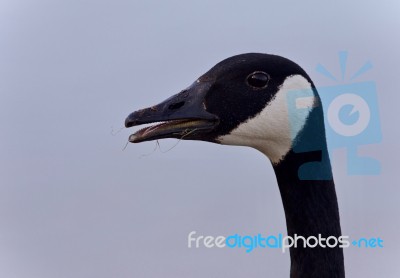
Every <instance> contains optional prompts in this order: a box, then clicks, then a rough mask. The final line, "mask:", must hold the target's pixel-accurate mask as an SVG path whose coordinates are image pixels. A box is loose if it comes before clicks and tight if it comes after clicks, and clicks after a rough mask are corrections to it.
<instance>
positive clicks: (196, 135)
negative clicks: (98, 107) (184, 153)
mask: <svg viewBox="0 0 400 278" xmlns="http://www.w3.org/2000/svg"><path fill="white" fill-rule="evenodd" d="M210 87H211V84H210V83H209V82H195V83H193V84H192V85H191V86H190V87H189V88H187V89H186V90H183V91H182V92H180V93H178V94H176V95H174V96H172V97H170V98H168V99H167V100H165V101H163V102H161V103H160V104H157V105H155V106H152V107H149V108H145V109H141V110H138V111H135V112H133V113H131V114H130V115H129V116H128V117H127V118H126V120H125V127H127V128H129V127H132V126H138V125H142V124H149V123H155V122H158V123H157V124H155V125H152V126H149V127H145V128H142V129H140V130H139V131H137V132H135V133H134V134H132V135H130V136H129V142H131V143H139V142H144V141H151V140H157V139H162V138H178V139H186V140H204V138H206V137H207V136H206V134H207V133H209V132H211V131H212V130H213V129H214V128H215V127H216V126H217V125H218V122H219V120H218V117H217V116H215V115H213V114H211V113H209V112H207V111H206V103H205V96H206V94H207V92H208V90H209V89H210Z"/></svg>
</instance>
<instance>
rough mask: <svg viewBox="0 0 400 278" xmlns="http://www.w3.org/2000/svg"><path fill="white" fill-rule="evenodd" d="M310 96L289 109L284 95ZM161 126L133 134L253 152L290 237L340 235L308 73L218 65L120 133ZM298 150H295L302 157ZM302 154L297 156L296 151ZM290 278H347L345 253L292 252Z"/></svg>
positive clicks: (253, 61)
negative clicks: (266, 164)
mask: <svg viewBox="0 0 400 278" xmlns="http://www.w3.org/2000/svg"><path fill="white" fill-rule="evenodd" d="M293 90H308V91H310V92H312V97H305V98H303V99H302V102H300V104H301V107H302V108H303V109H294V110H293V109H289V108H288V107H289V106H288V94H289V92H291V91H293ZM154 122H161V123H158V124H156V125H153V126H150V127H146V128H143V129H141V130H139V131H137V132H136V133H134V134H132V135H130V137H129V141H130V142H133V143H139V142H143V141H149V140H156V139H162V138H178V139H184V140H202V141H208V142H213V143H218V144H226V145H240V146H250V147H253V148H256V149H257V150H259V151H261V152H262V153H264V154H265V155H266V156H267V157H268V158H269V160H270V161H271V163H272V166H273V168H274V171H275V174H276V178H277V181H278V186H279V190H280V193H281V197H282V201H283V206H284V210H285V216H286V224H287V231H288V235H289V236H294V235H301V236H303V237H309V236H318V235H321V236H322V237H324V238H327V237H329V236H334V237H336V238H338V237H340V236H341V229H340V221H339V210H338V203H337V198H336V192H335V185H334V181H333V178H332V170H331V164H330V160H329V155H328V152H327V145H326V137H325V128H324V120H323V112H322V106H321V104H320V99H319V96H318V93H317V90H316V88H315V86H314V84H313V82H312V81H311V79H310V77H309V76H308V75H307V73H306V72H305V71H304V70H303V69H302V68H301V67H300V66H298V65H297V64H296V63H294V62H292V61H290V60H288V59H286V58H283V57H280V56H276V55H268V54H259V53H249V54H241V55H237V56H233V57H230V58H228V59H226V60H223V61H222V62H220V63H218V64H217V65H215V66H214V67H213V68H211V69H210V70H209V71H208V72H207V73H205V74H204V75H202V76H201V77H200V78H198V79H197V80H196V81H195V82H194V83H193V84H192V85H191V86H189V87H188V88H187V89H185V90H183V91H181V92H180V93H178V94H176V95H174V96H172V97H170V98H168V99H167V100H165V101H164V102H161V103H160V104H158V105H155V106H152V107H149V108H146V109H141V110H138V111H136V112H133V113H131V114H130V115H129V116H128V117H127V119H126V121H125V126H126V127H127V128H128V127H132V126H137V125H141V124H147V123H154ZM299 150H300V151H299ZM301 150H302V151H301ZM290 257H291V269H290V277H292V278H293V277H318V278H321V277H322V278H324V277H344V276H345V274H344V261H343V250H342V249H341V248H339V247H338V246H336V247H334V248H323V247H321V246H317V247H315V248H309V247H305V248H304V247H303V246H297V248H290Z"/></svg>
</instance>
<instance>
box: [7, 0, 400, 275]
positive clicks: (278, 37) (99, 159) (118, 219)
mask: <svg viewBox="0 0 400 278" xmlns="http://www.w3.org/2000/svg"><path fill="white" fill-rule="evenodd" d="M399 14H400V3H399V2H398V1H394V0H393V1H380V2H379V3H378V2H376V1H352V2H350V1H331V2H328V1H268V2H265V1H243V2H238V1H193V2H184V1H165V2H161V1H160V2H155V1H146V2H145V1H142V2H139V1H45V0H37V1H23V0H12V1H11V0H9V1H7V0H1V1H0V126H1V128H2V131H1V132H0V140H1V145H0V277H5V278H32V277H34V278H36V277H38V278H39V277H40V278H54V277H59V278H67V277H68V278H72V277H74V278H80V277H82V278H88V277H96V278H108V277H121V278H124V277H288V276H289V255H288V253H286V254H282V253H281V251H280V250H270V249H269V250H268V249H267V250H263V249H261V250H254V251H253V252H252V253H250V254H246V253H245V251H244V250H238V249H233V250H231V249H227V248H225V249H205V248H201V249H188V248H187V235H188V233H189V232H190V231H192V230H195V231H197V232H198V234H202V235H214V236H217V235H225V236H227V235H230V234H234V233H241V234H250V235H251V234H257V233H264V234H277V233H280V232H281V233H286V227H285V220H284V213H283V207H282V203H281V200H280V195H279V192H278V187H277V184H276V181H275V177H274V173H273V171H272V167H271V165H270V164H269V162H268V160H267V159H266V158H265V157H264V156H263V155H261V154H260V153H258V152H257V151H255V150H252V149H249V148H242V147H228V146H219V145H213V144H207V143H202V142H188V141H186V142H180V143H179V144H178V145H177V146H175V144H176V141H174V140H165V141H160V147H161V150H162V151H163V152H161V151H160V150H156V151H153V150H154V148H155V146H156V144H155V143H154V142H150V143H143V144H139V145H131V144H130V145H128V146H127V148H126V149H125V150H123V148H124V145H125V143H126V142H127V138H128V136H129V134H130V133H131V132H132V130H125V129H123V130H121V131H120V129H121V128H122V127H123V123H124V119H125V117H126V116H127V115H128V114H129V113H130V112H132V111H134V110H136V109H138V108H143V107H146V106H149V105H153V104H156V103H158V102H160V101H161V100H163V99H165V98H167V97H169V96H170V95H172V94H175V93H177V92H179V91H180V90H181V89H183V88H185V87H186V86H188V85H190V84H191V83H192V82H193V81H194V80H195V79H196V78H197V77H198V76H199V75H201V74H202V73H204V72H205V71H206V70H208V69H209V68H210V67H211V66H213V65H214V64H215V63H217V62H219V61H220V60H222V59H224V58H227V57H229V56H232V55H234V54H239V53H245V52H264V53H273V54H279V55H282V56H285V57H287V58H290V59H292V60H294V61H296V62H297V63H299V64H300V65H301V66H302V67H303V68H304V69H305V70H306V71H307V72H308V73H309V75H310V76H311V78H312V79H313V80H314V82H315V83H316V85H317V86H327V85H335V84H336V83H334V82H332V81H330V80H329V79H327V78H325V77H324V76H322V75H320V74H319V73H317V72H316V71H315V66H316V65H317V64H318V63H321V64H323V65H324V66H325V67H326V68H328V69H330V70H331V71H332V73H333V74H335V75H336V76H339V75H340V68H339V63H338V57H337V53H338V51H341V50H347V51H348V52H349V58H348V74H349V75H348V76H350V74H351V73H354V72H355V71H356V70H357V69H358V68H359V67H360V66H361V65H363V64H364V62H366V61H371V62H372V64H373V68H372V69H371V70H370V71H369V72H367V73H365V74H364V75H362V76H360V78H358V79H357V81H375V82H376V86H377V91H378V98H379V108H380V118H381V125H382V134H383V141H382V143H381V144H377V145H370V146H364V147H362V148H361V150H360V151H361V153H363V154H365V155H370V156H372V157H375V158H377V159H379V160H380V161H381V164H382V174H381V175H379V176H372V177H371V176H348V175H347V174H346V150H345V149H340V150H337V151H335V153H334V155H333V167H334V175H335V180H336V187H337V193H338V199H339V206H340V213H341V220H342V230H343V234H345V235H349V236H351V237H355V238H357V237H381V238H383V239H384V248H382V249H361V250H359V249H355V248H349V249H346V250H345V263H346V272H347V275H348V277H388V278H390V277H400V266H399V263H398V261H399V259H400V252H399V250H400V243H399V238H398V237H399V233H398V231H399V229H400V223H399V217H398V215H399V213H400V206H399V193H400V189H399V182H398V170H397V169H398V165H399V162H400V161H399V155H400V153H399V142H398V140H399V139H398V138H399V129H398V115H397V112H398V111H399V109H398V104H399V101H400V97H399V92H400V86H399V85H398V84H399V74H400V70H399V62H400V55H399V49H400V38H399V36H398V33H399V27H400V17H399ZM344 83H346V82H344ZM341 84H342V83H341ZM173 146H175V147H174V148H173V149H171V150H170V151H168V152H166V151H167V150H168V149H170V148H171V147H173ZM164 152H165V153H164Z"/></svg>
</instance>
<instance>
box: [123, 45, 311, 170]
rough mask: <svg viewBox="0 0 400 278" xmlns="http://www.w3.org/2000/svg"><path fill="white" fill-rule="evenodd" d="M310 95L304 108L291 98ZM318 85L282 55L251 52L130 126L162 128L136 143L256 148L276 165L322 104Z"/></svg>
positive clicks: (131, 119)
mask: <svg viewBox="0 0 400 278" xmlns="http://www.w3.org/2000/svg"><path fill="white" fill-rule="evenodd" d="M296 90H308V91H309V92H312V96H311V97H310V96H309V97H303V98H302V99H300V100H301V101H300V102H299V103H300V106H301V109H291V108H290V107H289V106H290V105H289V102H288V101H289V93H290V92H293V91H296ZM316 96H317V94H316V91H315V88H314V85H313V83H312V81H311V80H310V78H309V77H308V75H307V74H306V73H305V71H304V70H303V69H302V68H301V67H300V66H298V65H297V64H296V63H294V62H292V61H290V60H288V59H286V58H283V57H280V56H276V55H268V54H259V53H249V54H241V55H237V56H233V57H230V58H228V59H226V60H223V61H221V62H220V63H218V64H216V65H215V66H214V67H213V68H211V69H210V70H209V71H208V72H207V73H205V74H204V75H202V76H201V77H199V78H198V79H197V80H196V81H195V82H194V83H193V84H192V85H190V86H189V87H188V88H186V89H184V90H182V91H181V92H180V93H178V94H176V95H174V96H172V97H170V98H168V99H167V100H165V101H163V102H161V103H159V104H157V105H155V106H151V107H149V108H145V109H141V110H138V111H135V112H133V113H131V114H130V115H129V116H128V117H127V119H126V121H125V126H126V127H132V126H137V125H142V124H150V123H157V124H155V125H151V126H148V127H145V128H143V129H141V130H139V131H137V132H136V133H134V134H132V135H131V136H130V137H129V141H130V142H133V143H138V142H143V141H150V140H157V139H162V138H178V139H183V140H201V141H208V142H213V143H218V144H225V145H239V146H249V147H253V148H255V149H257V150H259V151H261V152H263V153H264V154H265V155H266V156H267V157H268V158H269V159H270V160H271V162H272V163H273V164H279V162H280V161H281V160H282V159H283V158H284V157H285V155H286V154H287V153H288V152H289V150H290V149H291V148H292V146H293V143H294V142H295V140H296V137H297V135H298V134H299V133H300V131H301V130H302V129H303V127H304V125H305V123H306V121H307V118H308V115H309V112H310V111H311V110H312V108H313V107H314V106H315V105H316V104H317V103H318V102H317V101H316V98H315V97H316Z"/></svg>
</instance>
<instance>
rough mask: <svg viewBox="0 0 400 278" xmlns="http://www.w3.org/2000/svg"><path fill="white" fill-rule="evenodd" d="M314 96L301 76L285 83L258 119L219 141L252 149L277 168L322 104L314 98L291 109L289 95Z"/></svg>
mask: <svg viewBox="0 0 400 278" xmlns="http://www.w3.org/2000/svg"><path fill="white" fill-rule="evenodd" d="M303 90H304V91H308V92H312V87H311V84H310V83H309V82H308V81H307V79H305V78H304V77H303V76H301V75H292V76H289V77H287V78H286V79H285V81H284V82H283V84H282V85H281V86H280V87H279V91H278V92H277V93H276V94H275V97H274V98H273V99H272V100H271V101H270V102H269V103H268V104H267V106H266V107H265V108H264V109H263V110H262V111H261V112H260V113H258V114H257V115H256V116H254V117H253V118H250V119H248V120H247V121H246V122H244V123H242V124H240V125H239V126H238V127H237V128H235V129H234V130H232V131H231V132H230V133H229V134H227V135H224V136H220V137H219V138H218V140H219V141H220V142H221V144H225V145H238V146H249V147H253V148H255V149H258V150H259V151H261V152H263V153H264V154H265V155H266V156H268V158H269V159H270V160H271V162H272V163H273V164H278V163H279V162H280V161H281V160H282V159H283V158H284V157H285V155H286V154H287V153H288V152H289V150H290V149H291V147H292V144H293V141H294V139H295V138H296V136H297V134H298V133H299V132H300V131H301V130H302V128H303V127H304V125H305V123H306V121H307V118H308V115H309V113H310V111H311V110H312V108H313V107H314V106H315V105H318V103H317V102H316V101H315V97H314V94H313V93H312V96H310V93H309V95H308V96H301V97H298V98H295V99H293V100H294V107H293V109H292V108H290V113H289V108H288V107H290V102H289V101H288V100H289V98H288V96H290V95H288V93H289V94H291V93H292V92H295V91H303Z"/></svg>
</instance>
